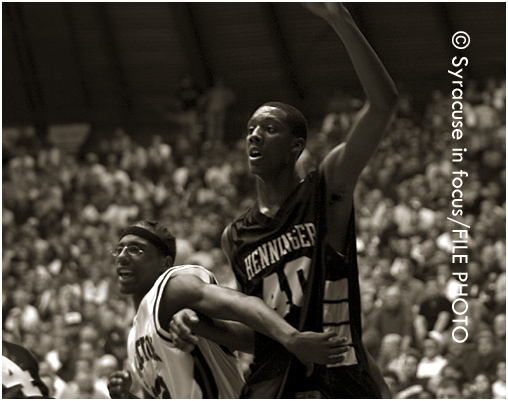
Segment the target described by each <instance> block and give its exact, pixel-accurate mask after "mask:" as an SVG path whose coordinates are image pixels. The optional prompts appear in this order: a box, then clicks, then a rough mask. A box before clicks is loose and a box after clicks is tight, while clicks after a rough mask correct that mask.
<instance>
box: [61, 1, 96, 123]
mask: <svg viewBox="0 0 508 401" xmlns="http://www.w3.org/2000/svg"><path fill="white" fill-rule="evenodd" d="M62 5H63V9H64V14H65V20H66V23H67V28H68V32H69V39H70V43H71V48H72V55H71V56H72V58H73V60H74V65H75V71H76V73H77V76H78V79H79V83H80V86H81V90H82V92H83V99H84V101H85V107H86V113H87V114H89V113H90V112H91V110H92V100H91V96H90V90H89V88H88V85H87V82H88V80H87V79H86V78H87V77H86V72H85V69H84V65H85V63H84V60H83V57H81V52H80V51H79V41H78V34H77V29H76V24H75V22H74V21H75V19H74V18H73V16H72V12H71V7H72V5H71V4H70V3H62Z"/></svg>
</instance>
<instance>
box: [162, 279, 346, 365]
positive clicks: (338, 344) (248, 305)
mask: <svg viewBox="0 0 508 401" xmlns="http://www.w3.org/2000/svg"><path fill="white" fill-rule="evenodd" d="M163 297H164V298H163V299H164V302H163V304H164V307H162V304H161V308H160V314H159V319H160V321H161V324H164V327H168V326H169V324H170V320H171V318H172V316H173V314H174V313H176V312H178V311H179V310H181V309H183V308H190V309H193V310H196V311H197V312H199V313H202V314H204V315H206V316H208V317H210V318H214V319H223V320H233V321H237V322H241V323H244V324H245V325H247V326H249V327H250V328H251V329H253V330H255V331H257V332H259V333H261V334H264V335H267V336H269V337H271V338H273V339H274V340H276V341H278V342H279V343H281V344H282V345H283V346H284V347H285V348H287V349H288V350H289V351H290V352H291V353H293V354H294V355H296V356H297V357H298V358H299V359H300V360H301V361H302V362H312V363H317V364H326V363H331V362H332V361H336V360H337V358H340V357H341V354H342V353H343V352H344V351H346V350H347V347H344V346H342V345H343V343H344V340H343V339H340V338H338V337H337V336H336V335H335V334H333V333H315V332H303V333H300V332H299V331H298V330H296V329H295V328H294V327H293V326H291V325H290V324H289V323H287V322H286V321H285V320H284V319H283V318H282V317H280V316H279V315H278V314H277V312H275V311H274V310H273V309H271V308H270V307H268V306H267V305H266V304H265V303H264V302H263V301H262V300H261V299H259V298H257V297H252V296H246V295H244V294H242V293H240V292H238V291H234V290H230V289H228V288H225V287H220V286H218V285H214V284H207V283H205V282H204V281H202V280H201V279H200V278H199V277H196V276H194V275H176V276H175V277H173V278H171V280H169V281H168V284H167V285H166V288H165V290H164V294H163ZM235 327H236V330H240V328H239V326H235ZM224 328H225V327H222V329H223V330H224ZM219 337H220V336H219ZM225 338H226V337H223V338H222V339H220V338H213V339H212V338H211V340H220V341H219V343H221V344H222V343H223V342H224V339H225ZM224 345H231V343H229V344H227V343H226V344H224Z"/></svg>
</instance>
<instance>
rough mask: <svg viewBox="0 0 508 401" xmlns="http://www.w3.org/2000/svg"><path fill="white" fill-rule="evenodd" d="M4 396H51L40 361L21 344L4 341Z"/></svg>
mask: <svg viewBox="0 0 508 401" xmlns="http://www.w3.org/2000/svg"><path fill="white" fill-rule="evenodd" d="M2 398H49V390H48V387H47V386H46V385H45V384H44V382H43V381H42V380H41V378H40V377H39V363H38V362H37V359H36V358H35V356H34V355H33V354H32V353H31V352H30V351H29V350H27V349H26V348H25V347H22V346H21V345H18V344H14V343H11V342H9V341H5V340H3V341H2Z"/></svg>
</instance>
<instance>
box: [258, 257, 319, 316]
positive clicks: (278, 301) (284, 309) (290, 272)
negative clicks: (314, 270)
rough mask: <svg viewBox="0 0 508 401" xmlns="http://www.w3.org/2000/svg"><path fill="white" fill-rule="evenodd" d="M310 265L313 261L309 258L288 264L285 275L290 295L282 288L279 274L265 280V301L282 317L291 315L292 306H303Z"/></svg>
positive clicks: (301, 258) (302, 258)
mask: <svg viewBox="0 0 508 401" xmlns="http://www.w3.org/2000/svg"><path fill="white" fill-rule="evenodd" d="M310 265H311V259H310V258H309V257H307V256H302V257H300V258H298V259H295V260H292V261H291V262H289V263H286V265H285V266H284V275H285V277H286V281H287V284H288V287H289V293H288V292H287V290H285V289H284V290H283V289H282V288H281V285H280V281H279V275H278V273H277V272H275V273H272V274H270V275H269V276H266V277H265V278H264V279H263V299H264V301H265V302H266V303H267V305H268V306H270V307H272V308H273V309H275V310H276V311H277V313H278V314H279V315H281V316H282V317H284V316H286V315H287V314H288V313H289V309H290V307H291V305H295V306H302V305H303V284H304V283H305V282H306V281H307V279H308V277H309V270H310ZM290 298H291V299H290Z"/></svg>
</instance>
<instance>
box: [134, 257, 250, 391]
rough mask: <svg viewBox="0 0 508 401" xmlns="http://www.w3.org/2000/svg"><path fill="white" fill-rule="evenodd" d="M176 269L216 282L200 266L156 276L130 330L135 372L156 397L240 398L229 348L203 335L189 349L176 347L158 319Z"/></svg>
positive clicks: (238, 376) (236, 367) (237, 371)
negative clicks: (181, 349)
mask: <svg viewBox="0 0 508 401" xmlns="http://www.w3.org/2000/svg"><path fill="white" fill-rule="evenodd" d="M176 272H178V274H193V275H196V276H198V277H200V278H201V279H202V280H203V281H204V282H206V283H212V284H217V281H216V280H215V277H214V276H213V274H212V273H211V272H209V271H208V270H206V269H205V268H203V267H201V266H192V265H185V266H178V267H173V268H171V269H169V270H168V271H166V272H165V273H164V274H162V275H161V276H160V277H159V279H158V280H157V281H156V283H155V284H154V286H153V287H152V289H151V290H150V291H149V292H148V293H147V294H146V295H145V297H144V298H143V300H142V301H141V304H140V305H139V309H138V312H137V314H136V316H135V317H134V324H133V327H132V329H131V331H130V334H129V340H128V356H129V364H130V367H131V371H132V372H133V376H134V378H135V379H137V381H138V382H139V383H140V384H141V385H142V387H143V388H144V389H145V390H146V391H147V392H148V393H150V394H151V395H152V396H153V397H155V398H238V397H239V395H240V391H241V388H242V386H243V383H244V380H243V375H242V373H241V370H240V368H239V364H238V360H237V358H236V356H235V355H234V354H233V353H231V352H230V351H229V350H227V349H226V348H224V347H221V346H220V345H218V344H216V343H214V342H211V341H209V340H207V339H205V338H203V337H199V343H198V345H197V346H196V347H195V349H194V351H192V352H191V353H187V352H183V351H180V350H179V349H177V348H176V347H175V346H174V345H173V342H172V341H171V338H170V335H169V332H168V331H167V330H166V329H165V328H162V327H161V325H160V323H159V319H158V318H157V316H158V312H159V304H160V302H161V297H162V293H163V290H164V288H165V286H166V284H167V282H168V281H169V280H170V279H171V277H172V276H173V275H174V274H175V273H176Z"/></svg>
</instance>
